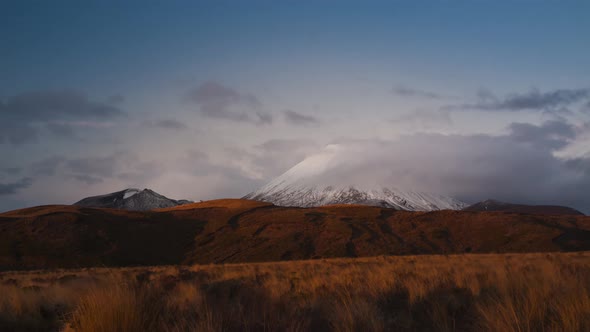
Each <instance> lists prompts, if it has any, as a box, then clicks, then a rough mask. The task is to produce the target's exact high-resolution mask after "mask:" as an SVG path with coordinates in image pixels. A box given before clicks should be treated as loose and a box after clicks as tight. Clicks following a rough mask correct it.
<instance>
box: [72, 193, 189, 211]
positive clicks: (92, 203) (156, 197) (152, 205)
mask: <svg viewBox="0 0 590 332" xmlns="http://www.w3.org/2000/svg"><path fill="white" fill-rule="evenodd" d="M188 203H192V202H191V201H188V200H175V199H171V198H168V197H166V196H164V195H161V194H158V193H157V192H155V191H153V190H151V189H147V188H146V189H143V190H140V189H137V188H127V189H123V190H120V191H116V192H113V193H110V194H105V195H97V196H90V197H86V198H83V199H81V200H79V201H77V202H76V203H74V204H73V205H76V206H81V207H92V208H112V209H124V210H133V211H147V210H153V209H161V208H168V207H173V206H178V205H182V204H188Z"/></svg>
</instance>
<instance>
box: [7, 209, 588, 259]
mask: <svg viewBox="0 0 590 332" xmlns="http://www.w3.org/2000/svg"><path fill="white" fill-rule="evenodd" d="M577 250H590V217H585V216H573V215H570V216H548V215H526V214H516V213H508V212H471V211H448V210H447V211H436V212H407V211H396V210H392V209H386V208H379V207H369V206H326V207H319V208H286V207H278V206H274V205H272V204H268V203H261V202H255V201H247V200H215V201H207V202H201V203H194V204H189V205H183V206H178V207H174V208H169V209H161V210H157V211H149V212H130V211H124V210H114V209H92V208H80V207H74V206H40V207H34V208H29V209H22V210H16V211H11V212H7V213H3V214H0V269H2V270H7V269H30V268H49V267H84V266H100V265H106V266H128V265H162V264H193V263H224V262H255V261H276V260H292V259H309V258H327V257H362V256H377V255H407V254H446V253H464V252H474V253H484V252H547V251H577Z"/></svg>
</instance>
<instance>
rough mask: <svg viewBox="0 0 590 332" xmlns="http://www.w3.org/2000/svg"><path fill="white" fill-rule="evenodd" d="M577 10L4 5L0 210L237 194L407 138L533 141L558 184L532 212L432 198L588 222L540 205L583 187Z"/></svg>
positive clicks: (438, 5) (561, 5)
mask: <svg viewBox="0 0 590 332" xmlns="http://www.w3.org/2000/svg"><path fill="white" fill-rule="evenodd" d="M589 12H590V3H588V2H586V1H577V2H576V1H559V2H558V1H408V2H402V1H362V2H361V1H208V2H204V1H166V2H161V1H126V2H121V1H84V2H79V1H51V2H50V1H2V2H0V40H1V41H2V47H1V48H0V100H2V103H3V104H2V105H3V106H2V105H0V106H2V107H1V108H0V120H3V121H2V122H3V123H4V124H3V125H0V129H4V132H5V133H4V134H3V136H0V151H1V152H2V154H3V155H4V156H7V157H6V158H5V159H3V160H2V161H0V169H4V170H8V171H4V172H1V171H0V194H1V195H2V196H3V203H0V210H2V209H10V208H15V207H20V206H26V205H32V204H41V203H70V202H71V201H74V200H77V199H78V198H80V197H82V196H86V195H90V194H98V193H102V192H110V191H115V190H118V189H120V188H122V187H127V186H139V187H153V189H155V190H157V191H161V192H163V193H164V194H168V195H170V196H172V197H186V198H189V199H208V198H216V197H237V196H241V195H243V194H246V193H247V192H248V191H250V190H253V189H255V188H256V186H258V185H260V184H262V183H264V182H265V181H268V180H270V179H271V178H272V177H274V176H276V175H277V174H280V173H281V172H282V171H284V170H285V169H286V168H288V167H290V166H291V165H292V164H294V163H296V162H298V161H299V160H301V159H302V158H304V157H305V156H306V155H309V154H313V153H316V152H317V151H321V149H322V147H323V146H325V145H326V144H328V143H333V142H339V141H346V140H350V139H354V140H385V141H392V142H393V141H399V140H400V139H401V138H400V137H403V139H404V140H408V141H412V140H417V141H420V142H422V141H423V140H422V139H416V137H418V136H419V135H425V134H429V135H433V134H436V135H441V136H442V137H443V138H442V139H448V138H449V137H450V136H451V135H460V136H461V137H462V138H463V139H465V140H466V141H469V142H473V141H474V137H480V136H481V135H486V136H489V137H490V139H498V140H499V139H506V138H509V139H512V140H517V141H518V140H519V139H522V136H523V135H525V134H526V135H525V136H526V137H527V139H529V138H530V139H533V138H531V137H529V136H530V135H533V134H534V135H533V136H534V139H536V140H537V141H534V142H532V141H527V144H530V146H531V147H532V148H534V149H539V148H540V147H544V148H545V150H544V151H543V152H544V153H546V154H547V156H548V158H554V159H555V160H553V159H551V161H550V162H554V161H555V162H557V163H561V164H563V165H561V164H559V165H561V166H563V167H565V169H564V170H561V169H558V170H557V171H555V172H556V173H558V175H556V176H557V178H556V179H551V181H550V182H551V185H550V184H547V186H548V188H549V189H547V194H546V195H530V196H527V194H526V192H522V193H521V194H519V195H517V196H511V195H509V194H506V193H507V192H510V191H509V190H498V191H493V190H492V191H485V190H479V191H478V190H475V189H474V190H464V188H465V186H464V185H461V186H460V188H463V189H460V190H459V189H457V188H454V189H453V188H451V189H448V190H447V188H434V189H436V190H437V191H449V193H450V194H455V195H459V196H463V197H462V198H467V199H468V200H477V199H480V198H481V199H485V198H489V197H488V196H490V195H504V196H505V197H493V198H498V199H502V198H505V199H517V200H521V201H527V202H533V203H537V202H538V203H545V202H554V201H555V202H558V203H563V204H573V205H576V207H578V208H580V209H587V208H590V204H589V202H586V201H584V200H583V199H581V198H579V197H578V196H576V195H574V194H572V196H571V197H568V198H563V197H554V196H552V195H553V194H550V193H549V192H550V191H552V192H555V191H557V190H567V191H572V190H571V188H570V187H569V186H573V184H572V183H576V188H577V187H580V186H581V188H582V189H589V188H586V187H584V186H585V185H586V183H590V180H589V179H587V177H584V176H585V175H584V174H590V166H588V167H589V168H588V169H586V168H584V167H587V166H584V165H586V163H587V164H588V165H590V162H588V161H587V160H590V159H588V158H589V157H588V152H589V151H588V149H587V148H586V146H587V144H586V143H588V142H590V141H588V136H590V135H589V134H588V133H587V131H588V129H587V128H588V127H589V126H588V115H589V112H587V111H586V109H587V108H588V109H590V104H588V105H586V103H590V101H589V99H590V97H589V95H590V94H589V93H588V90H587V89H588V88H589V87H590V83H589V82H588V77H590V43H589V42H588V33H589V32H590V20H588V19H587V13H589ZM523 104H524V105H525V107H521V106H518V105H523ZM81 110H82V111H81ZM515 123H520V124H528V125H531V126H534V128H532V129H531V128H528V127H526V129H523V128H525V127H522V126H520V127H519V126H515V125H514V124H515ZM555 123H561V124H564V125H566V126H568V127H567V128H569V129H568V130H570V131H571V132H572V133H574V134H571V133H570V132H569V131H567V130H565V131H564V129H563V127H559V126H558V125H555ZM515 128H517V129H515ZM535 128H536V129H535ZM522 130H525V131H526V133H523V132H522ZM556 130H557V132H556ZM532 133H533V134H532ZM527 135H529V136H527ZM559 135H562V136H560V137H561V138H562V139H563V144H561V143H555V142H554V141H551V140H549V139H548V137H551V138H552V139H555V137H556V136H559ZM563 135H565V136H563ZM509 141H510V140H509ZM412 142H413V141H412ZM511 142H512V141H511ZM518 142H521V141H518ZM412 144H413V143H412ZM466 144H467V143H466ZM503 144H505V141H504V143H503ZM515 144H516V145H518V144H520V143H515ZM543 144H544V145H543ZM535 151H536V150H535ZM448 152H449V153H448V155H456V153H455V152H454V150H453V147H452V146H450V147H449V151H448ZM537 152H539V151H537ZM539 153H540V152H539ZM490 155H492V154H490ZM465 158H466V159H465V160H471V159H469V158H468V156H465ZM495 161H498V160H495ZM390 162H391V163H393V164H395V160H392V161H390ZM522 162H523V163H525V162H526V160H523V161H522ZM548 162H549V161H548ZM185 164H186V165H185ZM506 164H509V163H506V162H502V163H500V164H499V166H498V167H501V165H506ZM179 165H182V166H179ZM572 165H575V166H572ZM42 166H44V167H45V168H43V167H42ZM384 166H386V167H395V165H384ZM561 166H560V167H561ZM531 167H533V165H531ZM556 167H557V166H556ZM197 168H198V169H197ZM17 169H18V171H17ZM424 172H427V171H426V170H424ZM571 172H574V173H575V172H577V173H575V174H573V173H572V174H570V173H571ZM434 173H436V172H434ZM578 173H579V174H578ZM502 174H504V173H502ZM506 174H507V173H506ZM564 174H566V175H564ZM484 175H485V174H484ZM503 176H508V175H503ZM482 177H483V178H485V176H483V175H482ZM478 179H479V178H478ZM572 179H575V181H574V180H572ZM463 180H464V181H469V182H470V183H472V185H473V186H474V187H477V186H480V187H481V184H480V183H479V182H477V181H475V180H473V177H470V178H469V179H467V178H465V179H463ZM531 181H532V180H531ZM586 181H587V182H586ZM565 182H567V183H565ZM56 184H59V185H60V186H61V187H62V188H63V189H62V190H61V191H60V193H59V194H55V193H54V189H52V188H54V187H55V185H56ZM3 188H4V189H3ZM551 189H552V190H551ZM582 189H579V190H582ZM539 190H540V189H539ZM575 192H576V193H578V192H581V191H578V190H575ZM466 196H467V197H466Z"/></svg>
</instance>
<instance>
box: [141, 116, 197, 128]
mask: <svg viewBox="0 0 590 332" xmlns="http://www.w3.org/2000/svg"><path fill="white" fill-rule="evenodd" d="M143 125H144V126H146V127H150V128H162V129H174V130H184V129H188V126H187V125H185V124H184V123H182V122H180V121H178V120H174V119H160V120H146V121H144V122H143Z"/></svg>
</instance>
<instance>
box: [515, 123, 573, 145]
mask: <svg viewBox="0 0 590 332" xmlns="http://www.w3.org/2000/svg"><path fill="white" fill-rule="evenodd" d="M508 128H509V130H510V137H511V138H512V139H513V140H514V141H516V142H524V143H530V144H533V145H534V146H535V147H538V148H541V149H550V150H557V149H560V148H563V147H565V146H566V145H568V144H569V143H570V142H571V141H572V140H573V139H574V138H575V137H576V128H575V127H574V126H573V125H571V124H568V123H566V122H562V121H547V122H545V123H543V124H542V125H540V126H536V125H532V124H530V123H512V124H511V125H510V126H509V127H508Z"/></svg>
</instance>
